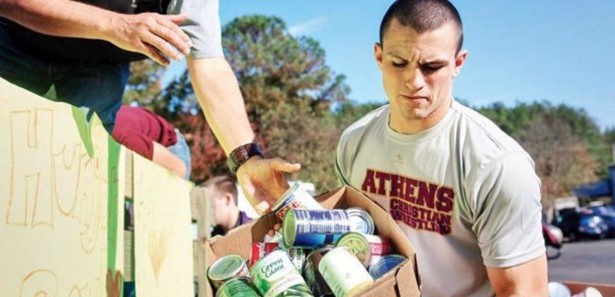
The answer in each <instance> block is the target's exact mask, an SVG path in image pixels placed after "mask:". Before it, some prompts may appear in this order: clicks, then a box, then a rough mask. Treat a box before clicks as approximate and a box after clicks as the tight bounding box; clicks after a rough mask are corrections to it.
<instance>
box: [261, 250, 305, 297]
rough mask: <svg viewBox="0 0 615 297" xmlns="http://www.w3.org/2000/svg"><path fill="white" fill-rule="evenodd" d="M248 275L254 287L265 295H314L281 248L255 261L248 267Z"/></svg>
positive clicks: (273, 296) (276, 296)
mask: <svg viewBox="0 0 615 297" xmlns="http://www.w3.org/2000/svg"><path fill="white" fill-rule="evenodd" d="M250 275H252V280H253V281H254V286H255V287H256V289H257V290H258V291H259V292H260V293H261V294H262V295H263V296H265V297H281V296H311V297H313V296H314V295H312V292H311V291H310V288H308V286H307V284H306V283H305V280H304V279H303V277H301V274H300V273H299V271H298V270H297V269H296V268H295V266H294V265H293V263H292V262H291V260H290V257H289V256H288V253H287V252H286V251H285V250H282V249H278V250H275V251H273V252H271V253H269V254H267V255H265V256H264V257H263V258H262V259H260V260H259V261H258V262H256V263H255V264H254V266H252V268H251V269H250Z"/></svg>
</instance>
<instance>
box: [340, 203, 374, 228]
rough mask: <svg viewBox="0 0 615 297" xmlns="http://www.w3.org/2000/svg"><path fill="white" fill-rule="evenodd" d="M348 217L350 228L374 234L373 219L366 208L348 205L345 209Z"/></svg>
mask: <svg viewBox="0 0 615 297" xmlns="http://www.w3.org/2000/svg"><path fill="white" fill-rule="evenodd" d="M346 213H348V217H349V218H350V229H351V230H352V231H355V232H359V233H363V234H374V233H375V232H376V225H375V224H374V219H372V216H371V215H370V214H369V212H367V210H365V209H363V208H360V207H350V208H347V209H346Z"/></svg>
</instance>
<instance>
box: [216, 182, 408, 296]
mask: <svg viewBox="0 0 615 297" xmlns="http://www.w3.org/2000/svg"><path fill="white" fill-rule="evenodd" d="M273 211H274V212H275V214H276V215H277V216H278V217H279V218H280V219H281V220H282V229H281V230H280V231H279V232H276V233H275V235H274V236H266V238H264V239H263V241H262V242H254V243H252V249H251V252H250V259H249V260H248V263H246V261H244V259H243V258H242V257H241V256H239V255H233V254H231V255H227V256H224V257H221V258H219V259H218V260H217V261H215V262H214V263H213V264H212V265H211V266H210V267H209V269H208V271H207V275H208V277H209V280H210V281H211V284H212V285H213V287H214V289H215V290H216V296H219V297H225V296H267V297H278V296H316V297H322V296H336V297H342V296H344V297H345V296H351V295H353V294H355V293H357V292H359V291H361V290H362V289H364V288H365V287H367V286H369V285H370V284H371V283H372V282H373V281H374V280H375V279H377V278H379V277H381V276H382V275H383V274H385V273H386V272H388V271H390V270H391V269H393V268H394V267H396V266H397V265H399V264H401V263H402V262H403V261H404V260H405V259H406V258H405V257H403V256H401V255H399V254H394V249H393V246H392V244H391V242H390V241H389V240H388V239H386V238H383V237H381V236H378V235H376V234H375V231H376V228H375V225H374V221H373V219H372V217H371V216H370V214H369V213H368V212H367V211H366V210H364V209H362V208H358V207H351V208H348V209H331V210H328V209H324V208H323V207H322V206H321V205H320V204H318V202H316V200H315V199H314V198H313V197H312V196H311V195H309V194H308V193H307V192H305V191H302V190H301V189H300V188H299V187H298V186H296V185H295V186H293V187H291V189H289V190H288V191H287V192H286V193H285V194H284V195H283V196H282V197H281V198H280V199H279V201H278V203H277V204H276V205H274V207H273Z"/></svg>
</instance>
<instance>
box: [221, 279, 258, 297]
mask: <svg viewBox="0 0 615 297" xmlns="http://www.w3.org/2000/svg"><path fill="white" fill-rule="evenodd" d="M260 296H261V295H260V294H259V293H258V291H257V290H256V288H255V287H254V285H253V284H252V280H251V279H250V278H249V277H245V276H242V277H236V278H232V279H229V280H227V281H226V282H224V283H223V284H222V285H221V286H220V288H218V291H217V292H216V297H260Z"/></svg>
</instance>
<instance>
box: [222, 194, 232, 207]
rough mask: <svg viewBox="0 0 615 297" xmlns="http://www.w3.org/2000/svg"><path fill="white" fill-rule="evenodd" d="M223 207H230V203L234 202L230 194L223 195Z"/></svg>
mask: <svg viewBox="0 0 615 297" xmlns="http://www.w3.org/2000/svg"><path fill="white" fill-rule="evenodd" d="M222 197H224V205H225V206H229V205H231V202H232V201H233V200H234V199H233V195H231V193H225V194H224V196H222Z"/></svg>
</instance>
